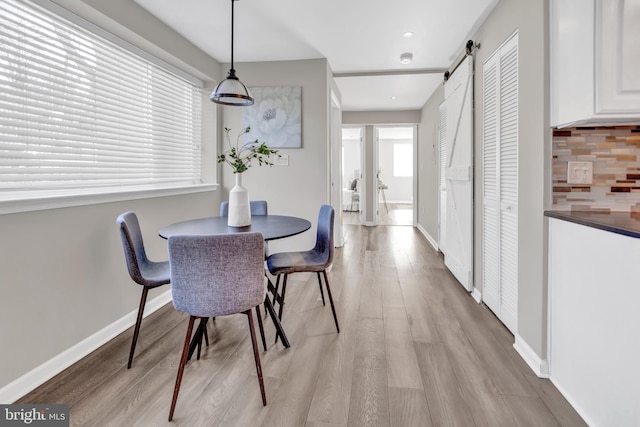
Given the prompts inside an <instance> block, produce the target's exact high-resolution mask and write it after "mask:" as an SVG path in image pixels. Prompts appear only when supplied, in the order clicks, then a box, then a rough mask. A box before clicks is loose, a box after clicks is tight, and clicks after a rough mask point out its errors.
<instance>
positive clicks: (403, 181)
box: [378, 139, 413, 203]
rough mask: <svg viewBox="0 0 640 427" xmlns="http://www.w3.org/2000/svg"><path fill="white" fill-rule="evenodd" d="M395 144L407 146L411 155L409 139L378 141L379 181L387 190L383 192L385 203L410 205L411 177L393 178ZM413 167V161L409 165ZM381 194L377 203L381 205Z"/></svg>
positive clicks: (411, 194)
mask: <svg viewBox="0 0 640 427" xmlns="http://www.w3.org/2000/svg"><path fill="white" fill-rule="evenodd" d="M396 143H404V144H409V146H411V152H412V153H413V140H411V139H404V140H400V139H380V140H379V141H378V169H379V171H380V179H381V180H382V181H383V182H384V183H385V185H386V186H387V187H389V188H387V189H386V190H384V194H385V197H386V199H387V202H391V203H412V202H413V176H395V175H394V167H393V166H394V161H395V152H394V148H393V147H394V145H395V144H396ZM410 164H411V165H413V161H412V162H411V163H410ZM382 201H383V200H382V194H380V200H379V202H380V203H382Z"/></svg>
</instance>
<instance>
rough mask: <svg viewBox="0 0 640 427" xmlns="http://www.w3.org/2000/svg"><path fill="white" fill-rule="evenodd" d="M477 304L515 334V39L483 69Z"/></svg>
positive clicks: (516, 80)
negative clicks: (479, 301) (479, 292)
mask: <svg viewBox="0 0 640 427" xmlns="http://www.w3.org/2000/svg"><path fill="white" fill-rule="evenodd" d="M482 86H483V120H482V122H483V130H482V177H483V180H482V301H483V302H484V303H485V304H486V305H487V306H488V307H489V308H490V309H491V311H493V312H494V313H495V314H496V316H498V318H499V319H500V320H501V321H502V323H504V324H505V326H506V327H507V328H508V329H509V330H510V331H511V332H513V333H514V334H515V333H517V329H518V35H517V34H515V35H514V36H513V37H511V38H510V39H509V40H508V41H507V42H506V43H505V44H504V45H502V46H501V47H500V48H498V50H497V51H496V52H495V53H494V54H492V55H491V56H490V57H489V58H488V59H487V60H486V61H485V63H484V65H483V68H482Z"/></svg>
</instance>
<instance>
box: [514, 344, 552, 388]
mask: <svg viewBox="0 0 640 427" xmlns="http://www.w3.org/2000/svg"><path fill="white" fill-rule="evenodd" d="M513 348H514V349H515V350H516V351H517V352H518V354H519V355H520V357H522V359H524V361H525V362H526V363H527V365H529V367H530V368H531V369H533V372H534V373H535V374H536V375H537V376H538V377H539V378H549V364H548V363H547V361H546V360H544V359H541V358H540V356H538V355H537V354H536V352H535V351H533V349H532V348H531V347H529V344H527V343H526V341H525V340H524V339H522V337H521V336H520V335H518V334H516V342H515V343H513Z"/></svg>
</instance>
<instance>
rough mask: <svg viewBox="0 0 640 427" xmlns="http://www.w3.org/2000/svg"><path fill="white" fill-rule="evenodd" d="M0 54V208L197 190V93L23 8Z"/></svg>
mask: <svg viewBox="0 0 640 427" xmlns="http://www.w3.org/2000/svg"><path fill="white" fill-rule="evenodd" d="M0 45H1V46H2V49H0V198H1V195H2V193H4V194H8V193H9V192H11V190H43V189H45V190H46V189H56V190H57V189H74V188H79V187H103V188H104V187H115V186H131V185H156V186H157V185H159V186H167V185H179V184H197V183H200V136H201V135H200V124H201V89H200V88H199V87H198V85H195V84H194V83H192V82H187V81H186V80H184V79H182V78H180V77H178V76H176V75H174V74H172V73H170V72H168V71H167V70H165V69H163V68H162V67H160V66H158V65H156V64H154V63H152V62H150V61H148V60H146V59H143V58H142V57H140V56H138V55H135V54H133V53H132V52H130V51H129V50H127V49H124V48H122V47H120V46H118V45H116V44H115V43H113V42H111V41H108V40H105V39H104V38H101V37H99V36H97V35H95V34H93V33H91V32H90V31H88V30H87V29H84V28H82V27H80V26H77V25H75V24H72V23H70V22H68V21H66V20H63V19H62V18H60V17H58V16H56V15H54V14H52V13H49V12H47V11H45V10H43V9H41V8H38V7H35V6H33V5H31V4H29V3H26V2H23V1H18V0H3V1H2V2H0Z"/></svg>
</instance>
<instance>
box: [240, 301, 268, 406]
mask: <svg viewBox="0 0 640 427" xmlns="http://www.w3.org/2000/svg"><path fill="white" fill-rule="evenodd" d="M244 313H245V314H246V315H247V318H248V319H249V331H250V332H251V344H252V345H253V357H254V359H255V361H256V372H257V373H258V383H260V393H261V394H262V405H263V406H267V395H266V394H265V392H264V381H263V379H262V365H260V353H259V351H258V341H257V340H256V329H255V327H254V326H253V315H252V314H251V310H247V311H245V312H244Z"/></svg>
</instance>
